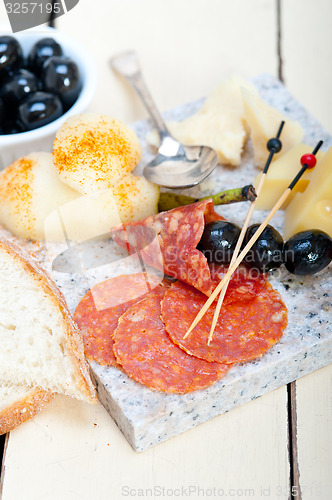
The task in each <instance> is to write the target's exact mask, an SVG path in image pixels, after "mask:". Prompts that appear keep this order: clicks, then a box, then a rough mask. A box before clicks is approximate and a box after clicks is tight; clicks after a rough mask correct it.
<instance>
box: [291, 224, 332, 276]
mask: <svg viewBox="0 0 332 500" xmlns="http://www.w3.org/2000/svg"><path fill="white" fill-rule="evenodd" d="M331 260H332V238H330V236H329V235H328V234H327V233H325V232H323V231H319V230H318V229H311V230H308V231H301V232H299V233H296V234H294V236H292V237H291V238H289V240H287V241H286V243H285V246H284V262H285V266H286V269H287V270H288V271H289V272H290V273H293V274H300V275H306V274H315V273H318V272H319V271H321V270H322V269H324V267H326V266H328V265H329V263H330V262H331Z"/></svg>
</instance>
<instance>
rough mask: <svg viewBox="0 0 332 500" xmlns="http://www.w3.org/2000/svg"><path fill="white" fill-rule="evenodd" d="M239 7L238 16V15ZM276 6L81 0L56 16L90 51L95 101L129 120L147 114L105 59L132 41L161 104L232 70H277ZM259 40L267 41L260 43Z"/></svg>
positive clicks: (256, 1)
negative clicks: (96, 76) (95, 72)
mask: <svg viewBox="0 0 332 500" xmlns="http://www.w3.org/2000/svg"><path fill="white" fill-rule="evenodd" d="M239 14H240V15H239ZM275 17H276V13H275V6H274V2H266V1H265V0H251V1H250V2H248V1H246V0H236V1H233V2H228V1H225V0H209V2H208V8H207V3H206V1H205V0H181V2H179V1H178V0H168V1H167V2H166V1H162V0H159V1H156V0H140V1H139V2H138V1H137V0H121V2H119V1H118V0H99V2H98V6H97V5H96V3H94V2H91V1H90V2H89V1H87V0H81V1H80V3H79V4H78V5H77V6H76V7H75V8H74V9H73V10H72V11H70V12H68V13H67V14H66V15H65V16H63V17H61V18H59V19H58V21H57V26H58V27H59V29H61V30H62V31H64V32H66V33H68V34H69V35H71V36H73V37H75V38H76V39H77V40H79V41H80V42H81V43H82V44H83V45H85V46H86V48H87V49H89V50H90V52H91V54H92V55H93V57H94V59H95V61H96V64H97V67H98V72H99V81H98V90H97V92H96V95H95V98H94V100H93V104H92V108H93V109H94V110H97V111H99V112H104V113H107V114H110V115H113V116H115V117H117V118H120V119H123V120H125V121H127V122H133V121H135V120H139V119H142V118H145V117H146V112H145V110H143V107H142V105H141V104H140V103H139V101H138V99H137V97H136V95H135V94H134V92H133V91H132V90H131V89H130V88H129V87H128V86H127V85H126V84H125V83H124V82H123V81H122V80H121V79H119V77H117V76H115V75H114V74H113V73H112V71H111V70H110V69H109V66H108V59H109V57H110V56H111V55H114V54H116V53H118V52H121V51H124V50H127V49H132V48H134V49H135V50H136V51H137V52H138V54H139V56H140V59H141V63H142V68H143V72H144V75H145V77H146V80H147V82H148V85H149V87H150V89H151V92H152V94H153V96H154V97H155V100H156V102H157V104H158V106H159V107H160V109H161V110H166V109H170V108H172V107H174V106H176V105H179V104H183V103H185V102H189V101H192V100H195V99H197V98H199V97H202V96H204V95H207V94H208V93H209V92H210V90H211V89H212V88H213V87H214V86H216V85H218V83H219V82H220V81H221V79H222V78H224V77H228V76H229V75H230V74H232V73H237V74H241V75H243V76H245V77H250V76H254V75H257V74H259V73H262V72H268V73H272V74H274V75H276V71H277V58H276V51H275ZM262 40H264V43H262Z"/></svg>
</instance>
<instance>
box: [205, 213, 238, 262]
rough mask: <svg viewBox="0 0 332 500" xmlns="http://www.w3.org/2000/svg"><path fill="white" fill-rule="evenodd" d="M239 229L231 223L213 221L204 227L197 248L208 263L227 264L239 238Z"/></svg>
mask: <svg viewBox="0 0 332 500" xmlns="http://www.w3.org/2000/svg"><path fill="white" fill-rule="evenodd" d="M240 232H241V228H239V226H237V225H236V224H233V223H232V222H227V221H215V222H209V223H208V224H206V225H205V228H204V231H203V234H202V238H201V240H200V242H199V244H198V246H197V248H198V249H199V250H201V252H202V253H203V254H204V255H205V257H206V258H207V260H208V262H214V263H215V264H229V263H230V261H231V259H232V255H233V252H234V249H235V246H236V242H237V240H238V238H239V235H240Z"/></svg>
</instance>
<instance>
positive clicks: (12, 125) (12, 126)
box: [2, 121, 25, 135]
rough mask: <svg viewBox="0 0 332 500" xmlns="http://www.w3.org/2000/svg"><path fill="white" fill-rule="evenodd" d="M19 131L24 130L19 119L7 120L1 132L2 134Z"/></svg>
mask: <svg viewBox="0 0 332 500" xmlns="http://www.w3.org/2000/svg"><path fill="white" fill-rule="evenodd" d="M21 132H25V128H24V126H23V124H22V123H20V122H19V121H7V122H6V124H5V126H4V128H3V131H2V133H3V134H8V135H9V134H20V133H21Z"/></svg>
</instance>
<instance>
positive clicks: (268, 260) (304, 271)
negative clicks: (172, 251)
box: [197, 221, 332, 275]
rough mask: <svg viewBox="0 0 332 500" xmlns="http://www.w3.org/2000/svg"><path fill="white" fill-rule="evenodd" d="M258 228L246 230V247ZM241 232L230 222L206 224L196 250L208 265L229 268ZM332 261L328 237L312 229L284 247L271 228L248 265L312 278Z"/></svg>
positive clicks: (264, 232)
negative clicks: (279, 269)
mask: <svg viewBox="0 0 332 500" xmlns="http://www.w3.org/2000/svg"><path fill="white" fill-rule="evenodd" d="M257 227H259V224H253V225H252V226H250V227H249V228H248V230H247V234H246V237H245V240H244V245H245V244H246V242H247V241H249V240H250V238H251V237H252V235H253V234H254V233H255V231H256V230H257ZM239 234H240V228H239V226H237V225H236V224H233V223H232V222H229V221H215V222H210V223H209V224H206V226H205V228H204V232H203V235H202V238H201V240H200V242H199V244H198V246H197V248H198V249H199V250H200V251H201V252H202V253H203V254H204V255H205V256H206V258H207V260H208V262H211V263H215V264H220V265H228V264H229V263H230V260H231V258H232V254H233V252H234V248H235V245H236V241H237V239H238V236H239ZM331 261H332V238H330V236H329V235H328V234H327V233H324V232H323V231H319V230H317V229H312V230H310V231H302V232H300V233H297V234H295V235H294V236H292V237H291V238H289V240H287V241H286V242H285V243H284V242H283V239H282V236H281V235H280V233H279V232H278V231H277V230H276V229H275V228H273V227H272V226H270V225H268V226H267V227H266V228H265V229H264V231H263V232H262V234H261V235H260V237H259V238H258V240H257V241H256V243H255V244H254V245H253V247H252V248H251V250H250V251H249V252H248V254H247V256H246V258H245V263H246V265H247V266H248V267H250V268H255V269H257V270H259V271H260V272H268V271H271V270H273V269H277V268H279V267H280V266H281V265H282V264H283V263H284V264H285V267H286V269H287V270H288V271H289V272H291V273H293V274H298V275H310V274H314V273H317V272H319V271H321V270H322V269H324V268H325V267H327V266H328V265H329V264H330V262H331Z"/></svg>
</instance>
